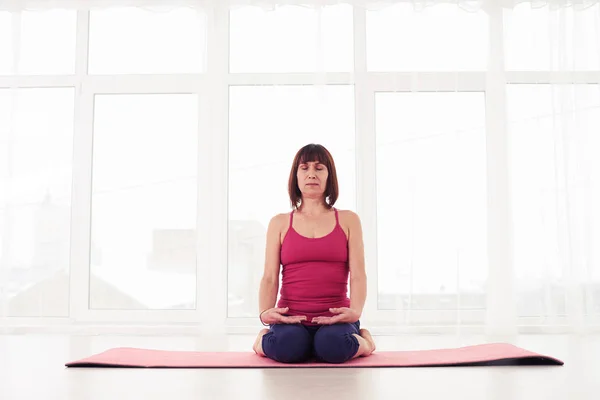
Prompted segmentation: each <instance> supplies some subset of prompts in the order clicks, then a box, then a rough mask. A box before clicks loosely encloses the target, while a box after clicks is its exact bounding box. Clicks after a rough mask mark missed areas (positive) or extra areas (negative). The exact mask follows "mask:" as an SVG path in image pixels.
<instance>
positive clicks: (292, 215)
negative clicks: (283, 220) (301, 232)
mask: <svg viewBox="0 0 600 400" xmlns="http://www.w3.org/2000/svg"><path fill="white" fill-rule="evenodd" d="M293 220H294V210H292V212H291V213H290V228H291V227H292V221H293Z"/></svg>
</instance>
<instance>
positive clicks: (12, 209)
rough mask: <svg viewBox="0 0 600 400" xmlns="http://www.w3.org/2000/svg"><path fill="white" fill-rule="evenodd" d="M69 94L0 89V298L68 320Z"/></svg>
mask: <svg viewBox="0 0 600 400" xmlns="http://www.w3.org/2000/svg"><path fill="white" fill-rule="evenodd" d="M73 109H74V91H73V89H68V88H60V89H54V88H52V89H17V90H0V188H1V190H0V296H3V294H4V296H7V298H0V300H2V302H4V301H6V303H4V304H6V305H7V309H6V310H0V314H3V313H4V311H6V313H7V315H9V316H17V317H24V316H31V317H64V316H68V315H69V248H70V235H71V233H70V228H71V226H70V224H71V180H72V177H71V174H72V163H71V161H72V142H73Z"/></svg>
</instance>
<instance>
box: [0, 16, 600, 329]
mask: <svg viewBox="0 0 600 400" xmlns="http://www.w3.org/2000/svg"><path fill="white" fill-rule="evenodd" d="M213 7H214V8H208V9H207V10H206V12H207V16H208V18H207V21H208V23H209V25H208V27H207V29H208V32H207V40H208V43H207V45H208V46H207V49H208V52H207V60H208V63H207V66H206V67H207V70H206V72H205V73H202V74H186V75H178V74H173V75H126V76H112V75H111V76H96V75H87V73H86V71H87V54H88V37H89V12H88V11H86V10H79V11H77V22H78V24H77V47H76V52H77V54H76V73H75V75H74V76H18V77H0V88H1V87H15V86H16V87H74V88H75V89H76V103H75V131H74V146H73V151H74V159H73V165H76V166H77V168H74V169H73V186H72V220H71V265H70V293H69V297H70V316H69V317H68V318H17V317H13V318H10V317H9V318H7V320H6V321H0V322H2V323H4V324H8V325H9V326H11V325H12V326H19V325H21V326H24V325H54V326H67V325H71V326H73V325H75V326H77V325H79V324H84V325H94V324H96V325H102V324H122V325H125V324H127V325H135V324H159V325H174V326H177V325H179V324H183V325H186V326H194V327H195V329H196V328H197V329H198V330H200V331H208V332H212V333H219V332H234V333H235V332H238V333H251V332H255V331H256V329H257V328H259V327H261V325H260V323H259V321H258V318H228V317H227V286H228V282H227V254H228V243H227V227H228V210H227V204H228V165H229V159H228V153H229V152H228V145H229V135H228V122H229V121H228V120H229V116H228V105H229V97H228V96H229V87H230V86H232V85H272V84H277V85H292V84H309V85H310V84H313V83H315V82H316V81H317V79H318V82H320V83H325V84H354V85H355V107H356V109H355V111H356V112H355V115H356V117H355V118H356V143H355V144H356V146H355V147H356V189H357V193H356V204H357V209H356V211H357V213H358V214H359V215H360V216H361V219H362V222H363V231H364V232H363V233H364V242H365V260H366V269H367V275H368V277H369V280H368V293H369V295H368V297H367V302H366V305H365V312H364V316H363V319H362V321H363V324H365V325H369V326H372V327H373V328H374V329H375V330H376V331H379V332H387V331H394V332H395V331H406V330H414V329H416V330H418V331H427V330H431V331H434V332H442V331H446V330H451V331H453V330H456V329H460V330H465V329H469V327H465V326H464V325H461V324H460V319H461V317H469V318H474V319H477V320H483V319H484V318H485V316H486V314H493V315H494V321H495V324H489V325H490V326H488V328H490V327H491V328H492V329H494V330H495V331H496V332H497V331H499V330H501V329H502V326H511V322H514V318H515V317H514V315H513V313H511V312H510V309H509V308H507V307H498V308H494V305H495V304H498V300H506V293H511V292H512V287H511V281H512V279H511V278H512V277H511V276H510V272H509V271H510V268H505V266H506V265H510V264H511V263H512V253H511V242H512V238H511V237H510V235H511V227H510V225H509V224H508V222H507V221H509V218H508V217H509V216H510V212H511V210H510V201H509V198H510V196H509V194H510V193H509V182H508V176H507V173H506V171H507V170H508V168H507V167H508V165H507V162H508V161H507V145H508V144H507V135H506V124H507V121H506V117H505V113H506V110H505V88H506V87H505V84H518V83H522V84H540V83H573V82H575V83H595V84H600V71H590V72H519V71H514V72H506V71H504V69H503V65H504V61H503V55H502V53H501V52H495V53H493V55H492V57H491V59H490V61H491V63H490V66H491V67H490V71H487V72H460V73H456V72H439V73H423V72H414V73H376V72H368V71H367V67H366V65H367V63H366V58H367V53H366V11H365V10H364V9H361V8H359V7H355V8H354V12H353V13H354V54H355V56H354V73H325V74H319V75H318V76H317V74H312V73H301V74H296V73H294V74H292V73H290V74H287V73H279V74H242V73H237V74H230V73H229V72H228V65H229V60H228V58H229V56H228V54H229V51H228V49H229V25H228V24H229V11H228V9H227V6H226V4H218V5H214V6H213ZM487 12H488V13H489V17H490V46H491V48H495V49H501V48H503V42H502V40H503V39H502V36H503V31H502V29H503V23H502V20H503V16H502V10H501V9H500V7H497V6H496V7H495V8H489V9H488V10H487ZM423 77H430V78H432V79H421V78H423ZM498 77H500V78H503V79H498ZM489 78H493V79H489ZM415 82H416V83H417V84H415ZM385 91H388V92H389V91H393V92H413V91H437V92H444V91H446V92H461V91H482V92H484V93H485V96H486V141H487V144H488V145H487V153H486V157H487V166H488V170H487V182H488V193H494V196H493V197H492V196H488V211H487V213H488V214H487V215H488V232H487V233H488V253H489V255H488V259H489V265H488V272H489V276H490V277H491V278H492V279H494V280H495V281H496V282H497V283H498V284H497V285H496V286H495V287H496V291H495V292H490V293H488V308H487V311H486V310H379V309H378V308H377V303H378V301H377V300H378V299H377V297H378V296H377V292H378V291H377V237H376V234H377V208H376V204H377V201H376V193H377V190H376V168H375V167H376V159H375V149H376V147H375V120H374V119H375V109H374V107H375V104H374V98H375V93H376V92H385ZM103 93H112V94H130V93H195V94H197V95H198V96H199V108H198V114H199V126H198V128H199V143H198V173H199V177H201V178H202V186H203V187H204V188H205V187H208V188H209V190H205V191H202V190H200V189H199V190H198V208H197V210H198V215H197V227H198V239H197V254H198V260H199V262H198V265H197V292H196V304H197V307H196V309H195V310H90V309H88V307H87V306H86V305H89V295H90V293H89V274H90V265H89V259H90V221H91V219H90V211H91V210H90V206H91V204H90V199H91V176H92V175H91V172H92V170H91V167H92V135H93V99H94V96H95V95H96V94H103ZM206 171H211V172H210V173H209V174H206ZM207 193H210V195H208V194H207ZM256 290H258V288H256ZM513 300H514V299H513ZM453 318H456V321H457V323H456V324H454V325H452V324H451V323H449V324H448V325H447V326H433V327H432V326H430V327H427V326H423V325H422V324H423V323H426V322H427V321H430V320H432V319H433V320H444V321H452V319H453ZM523 322H525V321H523ZM411 324H414V326H412V325H411ZM512 325H514V326H516V324H512ZM472 328H474V329H479V328H480V327H478V326H475V327H472Z"/></svg>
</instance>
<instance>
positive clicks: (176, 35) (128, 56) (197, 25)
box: [89, 8, 206, 74]
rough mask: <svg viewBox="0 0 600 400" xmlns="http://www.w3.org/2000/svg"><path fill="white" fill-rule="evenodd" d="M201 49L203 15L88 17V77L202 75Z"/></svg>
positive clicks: (126, 11)
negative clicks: (104, 75)
mask: <svg viewBox="0 0 600 400" xmlns="http://www.w3.org/2000/svg"><path fill="white" fill-rule="evenodd" d="M205 46H206V21H205V15H204V14H202V13H200V12H199V11H196V10H193V9H191V8H176V9H172V10H170V11H150V10H144V9H139V8H110V9H105V10H93V11H91V13H90V51H89V54H90V58H89V72H90V73H91V74H163V73H165V74H167V73H198V72H203V71H204V70H205V67H204V62H205Z"/></svg>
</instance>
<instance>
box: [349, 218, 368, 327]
mask: <svg viewBox="0 0 600 400" xmlns="http://www.w3.org/2000/svg"><path fill="white" fill-rule="evenodd" d="M347 215H348V230H349V232H348V251H349V255H348V257H349V260H348V262H349V267H350V308H351V309H353V310H355V311H356V312H357V313H358V315H359V316H360V315H362V312H363V308H364V306H365V300H366V298H367V274H366V271H365V249H364V243H363V234H362V224H361V222H360V217H359V216H358V214H356V213H355V212H353V211H348V212H347Z"/></svg>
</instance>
